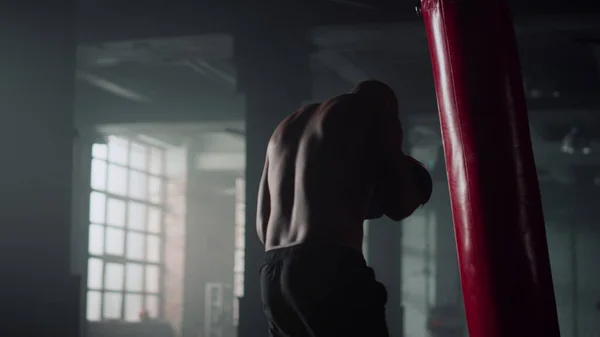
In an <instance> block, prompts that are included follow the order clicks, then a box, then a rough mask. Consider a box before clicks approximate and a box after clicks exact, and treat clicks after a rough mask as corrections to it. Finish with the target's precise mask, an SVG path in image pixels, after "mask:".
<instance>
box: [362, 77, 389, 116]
mask: <svg viewBox="0 0 600 337" xmlns="http://www.w3.org/2000/svg"><path fill="white" fill-rule="evenodd" d="M351 93H353V94H357V95H361V96H364V97H366V98H367V99H369V100H370V101H371V102H373V104H375V105H376V106H379V107H380V108H382V109H383V110H384V111H385V112H388V113H391V114H393V115H394V116H396V115H397V114H398V99H397V98H396V94H395V93H394V90H392V88H391V87H390V86H389V85H387V84H385V83H383V82H381V81H377V80H368V81H362V82H360V83H359V84H358V85H357V86H356V87H354V89H352V91H351Z"/></svg>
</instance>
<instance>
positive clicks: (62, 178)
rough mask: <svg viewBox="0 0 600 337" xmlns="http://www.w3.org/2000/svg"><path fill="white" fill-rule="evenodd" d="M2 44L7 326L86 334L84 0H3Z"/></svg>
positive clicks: (22, 332) (1, 235)
mask: <svg viewBox="0 0 600 337" xmlns="http://www.w3.org/2000/svg"><path fill="white" fill-rule="evenodd" d="M0 50H2V52H1V53H0V74H2V75H1V76H0V95H1V97H2V98H1V99H0V111H1V113H0V128H1V130H2V131H1V132H0V148H1V151H0V153H1V155H2V166H1V168H0V191H1V192H0V193H2V203H1V206H0V228H1V229H0V266H2V272H1V274H2V277H1V281H0V283H1V284H0V289H1V290H0V295H1V296H0V297H1V298H2V301H1V304H0V315H1V316H2V318H3V319H2V324H0V335H2V336H36V335H37V336H76V335H77V334H78V331H77V320H78V311H79V303H78V297H79V287H80V284H79V281H78V280H77V279H75V278H73V277H71V276H70V262H71V261H70V232H71V192H72V188H71V186H72V183H71V179H72V167H73V141H74V137H75V136H76V133H75V130H74V127H73V98H74V76H75V54H76V53H75V2H74V1H70V0H59V1H52V2H41V1H36V2H34V3H33V4H32V3H31V2H30V1H26V2H20V3H18V2H16V1H10V2H8V3H6V2H3V3H2V4H1V5H0Z"/></svg>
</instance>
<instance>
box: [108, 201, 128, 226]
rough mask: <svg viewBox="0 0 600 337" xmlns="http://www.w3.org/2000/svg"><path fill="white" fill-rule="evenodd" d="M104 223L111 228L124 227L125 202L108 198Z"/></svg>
mask: <svg viewBox="0 0 600 337" xmlns="http://www.w3.org/2000/svg"><path fill="white" fill-rule="evenodd" d="M106 218H107V219H106V223H107V224H109V225H113V226H119V227H124V226H125V201H122V200H119V199H112V198H108V203H107V204H106Z"/></svg>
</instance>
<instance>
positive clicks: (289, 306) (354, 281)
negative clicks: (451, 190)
mask: <svg viewBox="0 0 600 337" xmlns="http://www.w3.org/2000/svg"><path fill="white" fill-rule="evenodd" d="M402 137H403V134H402V125H401V123H400V121H399V120H398V104H397V100H396V97H395V95H394V92H393V91H392V89H391V88H390V87H388V86H387V85H386V84H384V83H382V82H379V81H365V82H362V83H360V84H359V85H358V86H357V87H356V88H355V89H354V90H353V91H352V92H351V93H350V94H345V95H340V96H337V97H334V98H332V99H330V100H328V101H326V102H324V103H322V104H311V105H307V106H304V107H302V108H300V109H299V110H298V111H297V112H295V113H294V114H292V115H291V116H289V117H287V118H286V119H285V120H284V121H283V122H281V124H280V125H279V126H278V127H277V128H276V130H275V132H274V133H273V135H272V137H271V140H270V141H269V145H268V148H267V156H266V162H265V168H264V172H263V176H262V180H261V184H260V189H259V192H258V210H257V228H256V229H257V232H258V236H259V238H260V240H261V241H262V242H263V243H264V245H265V250H266V257H265V261H264V264H263V265H262V267H261V270H260V274H261V293H262V301H263V308H264V311H265V314H266V316H267V319H268V320H269V330H270V333H271V336H273V337H284V336H286V337H288V336H289V337H336V336H339V337H345V336H365V337H387V336H388V329H387V325H386V321H385V304H386V301H387V293H386V290H385V287H384V286H383V285H382V284H381V283H379V282H377V281H376V280H375V275H374V273H373V270H372V269H371V268H369V267H367V265H366V262H365V260H364V258H363V255H362V241H363V221H364V220H365V219H373V218H378V217H381V216H383V214H385V215H387V216H388V217H389V218H391V219H393V220H395V221H400V220H402V219H404V218H406V217H408V216H409V215H411V214H412V213H413V212H414V211H415V210H416V209H417V208H418V207H419V206H420V205H423V204H424V203H426V202H427V201H428V200H429V198H430V196H431V189H432V181H431V178H430V176H429V173H428V172H427V170H426V169H425V168H423V166H421V164H420V163H418V162H417V161H415V160H414V159H412V158H410V157H408V156H406V155H405V154H404V153H403V152H402ZM398 319H399V318H398Z"/></svg>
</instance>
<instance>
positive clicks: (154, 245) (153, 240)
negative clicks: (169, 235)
mask: <svg viewBox="0 0 600 337" xmlns="http://www.w3.org/2000/svg"><path fill="white" fill-rule="evenodd" d="M146 259H147V260H148V261H150V262H156V263H158V262H160V238H159V237H158V236H156V235H148V237H147V240H146Z"/></svg>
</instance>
